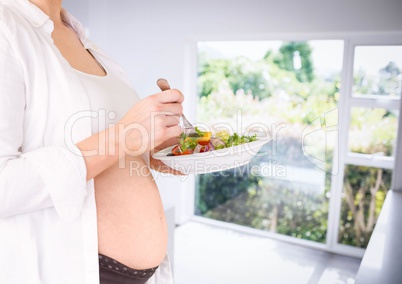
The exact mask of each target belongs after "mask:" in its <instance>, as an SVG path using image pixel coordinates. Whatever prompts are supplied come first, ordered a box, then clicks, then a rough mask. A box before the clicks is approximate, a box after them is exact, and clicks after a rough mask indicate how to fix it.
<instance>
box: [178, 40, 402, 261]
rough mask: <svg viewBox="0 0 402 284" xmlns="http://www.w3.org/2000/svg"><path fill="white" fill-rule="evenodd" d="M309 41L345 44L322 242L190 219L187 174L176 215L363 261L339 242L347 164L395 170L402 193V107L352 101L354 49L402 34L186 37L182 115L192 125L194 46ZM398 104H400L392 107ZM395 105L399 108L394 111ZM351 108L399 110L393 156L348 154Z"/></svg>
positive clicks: (191, 180)
mask: <svg viewBox="0 0 402 284" xmlns="http://www.w3.org/2000/svg"><path fill="white" fill-rule="evenodd" d="M225 40H226V41H255V40H264V41H271V40H272V41H277V40H280V41H309V40H342V41H343V42H344V54H343V56H344V57H343V68H342V75H341V89H340V98H339V103H338V109H339V113H342V115H339V122H338V129H339V130H338V131H339V132H338V135H339V139H338V141H339V144H338V147H337V152H335V153H334V155H337V156H338V161H336V159H334V163H338V165H337V166H338V171H337V172H338V174H337V175H333V176H332V180H331V198H330V204H329V213H328V228H327V229H328V231H327V238H326V243H324V244H323V243H317V242H314V241H309V240H303V239H297V238H293V237H290V236H285V235H280V234H276V233H271V232H266V231H262V230H258V229H253V228H249V227H244V226H239V225H236V224H231V223H226V222H222V221H217V220H211V219H208V218H205V217H200V216H195V215H194V208H195V206H194V203H195V199H194V196H195V177H194V176H189V177H188V178H187V179H186V180H185V181H184V182H183V183H182V184H181V188H180V211H179V212H178V215H179V216H178V220H179V221H178V223H179V224H181V223H185V222H186V221H188V220H196V221H198V222H203V223H207V224H212V225H216V226H219V227H223V228H228V229H231V230H236V231H240V232H245V233H248V234H254V235H259V236H265V237H270V238H273V239H277V240H281V241H286V242H290V243H293V244H298V245H303V246H307V247H311V248H316V249H320V250H323V251H328V252H333V253H337V254H342V255H347V256H353V257H362V256H363V254H364V252H365V249H362V248H356V247H353V246H349V245H343V244H339V243H338V242H337V239H338V231H339V222H340V213H341V203H342V191H343V178H344V169H345V165H349V164H353V165H362V166H374V167H381V168H386V169H393V173H394V174H393V181H392V182H393V183H392V189H395V190H402V175H399V176H398V175H396V174H395V173H396V172H397V171H399V172H400V171H402V147H401V145H402V103H401V101H402V100H401V99H399V98H397V99H396V98H386V97H384V98H383V97H381V98H379V97H371V96H367V97H362V96H360V97H353V96H352V84H353V58H354V49H355V47H356V46H369V45H373V46H379V45H401V46H402V32H384V33H364V34H362V33H349V34H325V35H323V34H304V35H301V34H278V35H272V34H271V35H258V36H253V35H247V36H244V35H243V36H242V35H236V36H197V37H193V38H191V39H188V41H187V46H186V54H185V57H186V58H185V62H186V65H185V70H184V72H185V73H184V84H183V86H184V88H183V90H184V92H185V94H186V100H185V101H184V109H185V111H186V116H188V117H189V119H190V121H195V112H196V98H197V89H196V86H197V84H196V82H197V43H198V42H199V41H225ZM396 102H397V103H398V104H396ZM395 105H397V107H395ZM352 107H367V108H370V107H381V108H387V109H395V108H397V109H399V110H400V113H399V125H398V134H397V136H398V138H397V141H396V143H395V150H394V157H373V156H372V155H365V154H356V153H348V134H349V120H350V110H351V108H352Z"/></svg>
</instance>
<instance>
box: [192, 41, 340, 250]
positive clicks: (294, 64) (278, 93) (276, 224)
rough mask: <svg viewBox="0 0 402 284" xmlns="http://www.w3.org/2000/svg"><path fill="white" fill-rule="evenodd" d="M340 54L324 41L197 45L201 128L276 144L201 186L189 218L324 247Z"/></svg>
mask: <svg viewBox="0 0 402 284" xmlns="http://www.w3.org/2000/svg"><path fill="white" fill-rule="evenodd" d="M342 51H343V42H342V41H330V40H328V41H309V42H279V41H268V42H246V43H244V42H243V43H238V42H202V43H200V44H199V77H198V87H199V101H198V104H197V121H198V122H202V123H205V124H207V125H209V126H210V127H211V128H213V127H215V128H216V129H217V130H219V128H218V126H221V125H222V123H225V124H226V125H230V126H232V127H233V131H234V132H237V133H243V132H244V131H245V129H247V127H249V126H252V125H256V124H258V126H260V127H261V126H263V127H262V128H264V127H266V130H267V131H268V133H269V134H270V137H271V138H272V141H271V143H269V144H267V145H265V146H264V148H263V149H262V150H261V152H260V154H261V155H259V156H258V157H256V158H254V159H253V160H252V161H251V162H250V164H249V165H247V166H244V167H242V168H238V169H234V170H230V171H226V172H220V173H213V174H206V175H199V176H197V181H196V200H195V208H196V209H195V210H196V212H195V214H197V215H200V216H204V217H207V218H212V219H217V220H222V221H226V222H232V223H235V224H240V225H244V226H248V227H252V228H257V229H261V230H266V231H271V232H276V233H280V234H284V235H288V236H293V237H296V238H303V239H308V240H313V241H317V242H325V240H326V231H327V215H328V198H329V194H328V191H329V189H330V179H331V174H330V173H331V170H332V168H331V164H332V156H333V155H332V152H333V149H334V147H335V143H336V141H337V122H338V114H337V111H336V108H337V102H338V98H339V87H340V71H341V65H342V56H343V55H342ZM328 54H331V56H330V57H328V56H327V55H328ZM219 123H220V124H221V125H218V124H219Z"/></svg>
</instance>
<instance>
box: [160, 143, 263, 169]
mask: <svg viewBox="0 0 402 284" xmlns="http://www.w3.org/2000/svg"><path fill="white" fill-rule="evenodd" d="M269 141H270V140H268V139H260V138H259V140H257V141H254V142H250V143H245V144H241V145H238V146H233V147H229V148H225V149H221V150H216V151H210V152H205V153H197V154H191V155H183V156H167V155H168V154H169V153H170V152H171V151H172V149H173V148H174V147H175V146H172V147H168V148H165V149H163V150H162V151H159V152H157V153H155V154H153V155H152V157H153V158H155V159H159V160H161V161H162V162H163V163H165V164H166V165H167V166H169V167H171V168H172V169H175V170H178V171H180V172H182V173H183V174H205V173H213V172H219V171H225V170H228V169H233V168H237V167H240V166H243V165H246V164H248V163H249V162H250V160H251V159H252V158H253V157H254V156H255V155H257V153H258V151H260V149H261V148H262V146H264V144H266V143H268V142H269Z"/></svg>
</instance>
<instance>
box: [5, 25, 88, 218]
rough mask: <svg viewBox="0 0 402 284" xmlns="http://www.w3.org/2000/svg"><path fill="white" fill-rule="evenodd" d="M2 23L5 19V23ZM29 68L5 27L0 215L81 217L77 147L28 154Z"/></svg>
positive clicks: (82, 186)
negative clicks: (52, 210) (25, 69)
mask: <svg viewBox="0 0 402 284" xmlns="http://www.w3.org/2000/svg"><path fill="white" fill-rule="evenodd" d="M0 24H1V23H0ZM25 87H26V86H25V83H24V72H23V68H22V67H21V64H20V61H19V60H18V59H17V57H16V56H15V54H14V52H13V49H12V46H11V44H10V41H9V40H8V37H7V33H6V31H4V29H2V27H1V25H0V218H6V217H10V216H13V215H18V214H24V213H28V212H32V211H37V210H41V209H44V208H49V207H54V208H55V209H56V211H57V213H58V215H59V216H60V217H61V218H62V219H65V220H67V221H69V220H73V219H75V218H76V217H78V216H79V215H80V213H81V210H82V208H83V205H84V201H85V196H86V194H87V191H86V166H85V161H84V158H83V157H82V155H78V153H80V151H79V149H78V148H77V147H76V148H75V149H74V151H75V153H73V152H72V151H71V149H67V148H63V147H59V146H52V147H42V148H38V149H35V150H33V151H29V152H24V153H23V150H22V145H23V141H24V139H29V137H24V116H25V115H27V114H26V113H25V107H26V105H25V104H26V91H25Z"/></svg>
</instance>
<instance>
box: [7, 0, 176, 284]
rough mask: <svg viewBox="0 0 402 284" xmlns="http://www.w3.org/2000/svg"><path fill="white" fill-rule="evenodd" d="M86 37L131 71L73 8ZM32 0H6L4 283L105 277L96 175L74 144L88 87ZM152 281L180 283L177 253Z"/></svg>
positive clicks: (92, 281)
mask: <svg viewBox="0 0 402 284" xmlns="http://www.w3.org/2000/svg"><path fill="white" fill-rule="evenodd" d="M62 15H63V18H64V20H65V21H66V22H67V23H68V24H69V25H70V26H71V27H72V28H73V29H74V30H75V31H76V33H77V35H78V37H79V38H80V40H81V42H82V44H83V45H84V47H85V48H87V49H89V50H90V51H91V52H92V53H93V54H94V55H96V57H98V58H100V59H101V61H102V62H103V64H106V66H107V67H108V68H109V69H110V70H112V72H114V73H115V74H117V76H119V77H120V78H122V79H123V80H125V81H126V82H127V83H129V82H128V79H127V77H126V75H125V73H124V72H123V71H122V70H121V69H120V67H119V66H118V65H116V64H115V63H114V62H113V61H112V60H111V59H110V58H109V57H108V56H107V55H105V54H104V53H103V52H102V51H101V50H99V49H98V48H97V47H96V46H95V45H94V44H93V43H92V42H90V41H89V40H88V39H87V38H86V36H85V33H84V30H83V28H82V26H81V25H80V23H79V22H78V21H77V20H76V19H74V18H73V17H72V16H71V15H69V14H68V13H67V12H66V11H65V10H63V12H62ZM52 31H53V23H52V21H51V20H50V19H49V17H48V16H47V15H46V14H45V13H44V12H42V11H41V10H40V9H39V8H38V7H36V6H35V5H33V4H32V3H31V2H29V1H28V0H0V283H5V284H22V283H24V284H39V283H41V284H44V283H46V284H47V283H48V284H63V283H66V284H80V283H86V284H96V283H99V265H98V244H97V223H96V206H95V198H94V184H93V180H90V181H88V182H86V167H85V162H84V159H83V157H82V155H81V152H80V151H79V149H78V148H77V147H76V146H75V143H77V142H79V141H81V140H83V139H85V138H86V137H88V136H90V135H91V134H92V133H91V119H90V117H82V115H81V116H77V114H82V111H88V110H90V105H89V100H88V96H87V94H86V92H85V89H84V88H83V86H82V85H81V83H80V80H79V79H78V78H77V76H76V74H75V71H74V70H73V68H72V67H71V66H70V65H69V63H68V62H67V61H66V60H65V59H64V58H63V56H62V55H61V53H60V52H59V50H58V49H57V48H56V46H55V45H54V44H53V40H52V38H51V33H52ZM147 283H149V284H162V283H163V284H165V283H166V284H169V283H173V281H172V275H171V269H170V264H169V260H168V256H167V255H166V257H165V259H164V261H163V262H162V263H161V265H160V266H159V268H158V270H157V271H156V273H155V274H154V276H153V277H152V278H151V279H150V280H149V281H148V282H147Z"/></svg>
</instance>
